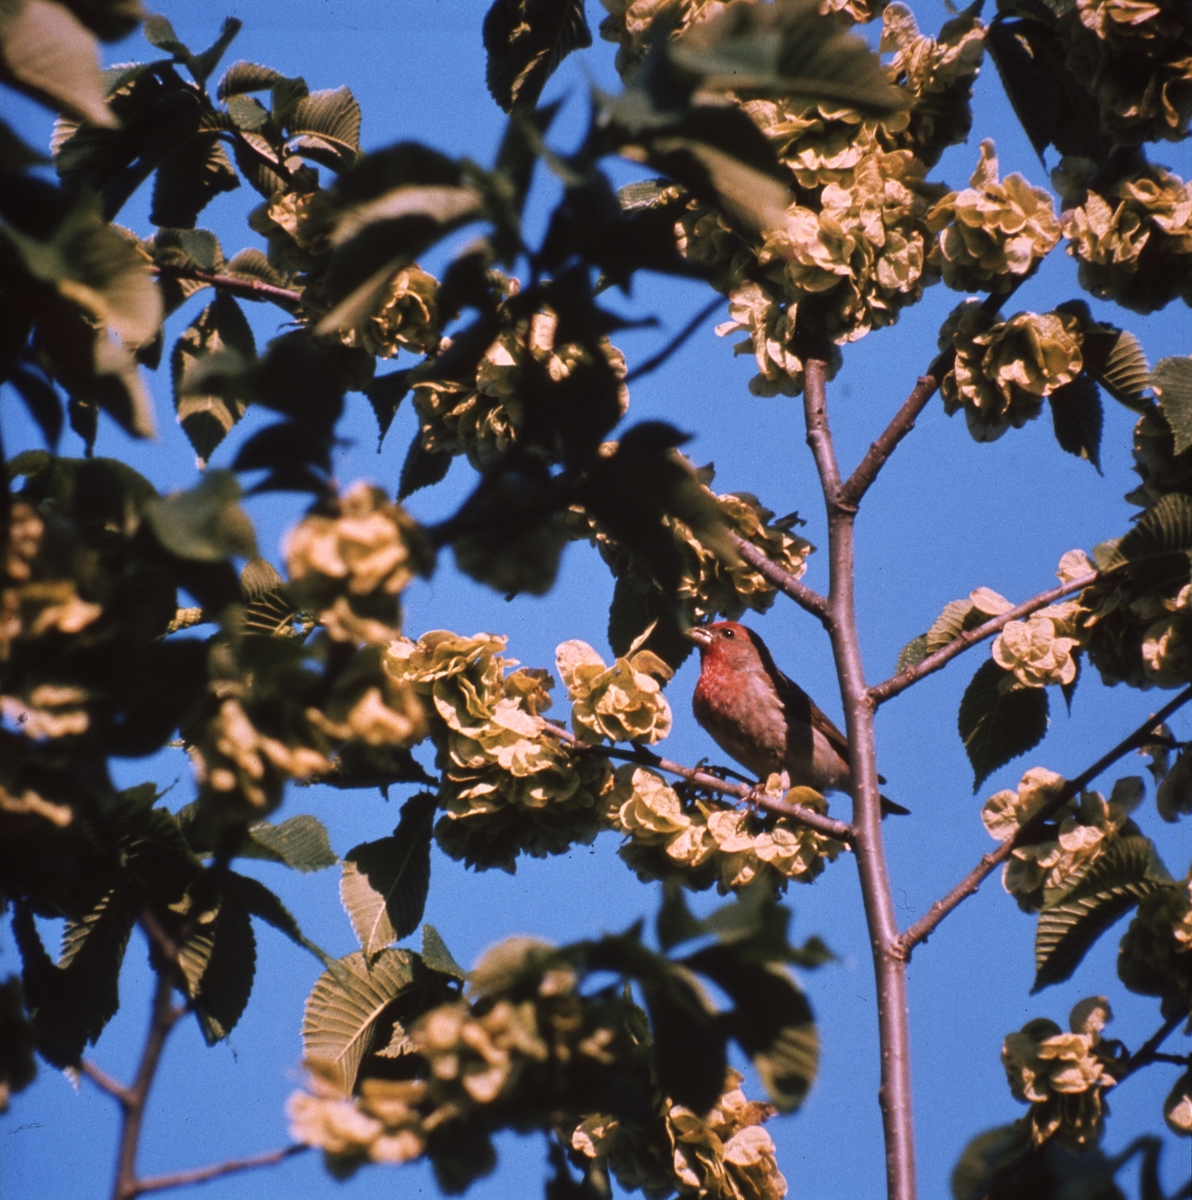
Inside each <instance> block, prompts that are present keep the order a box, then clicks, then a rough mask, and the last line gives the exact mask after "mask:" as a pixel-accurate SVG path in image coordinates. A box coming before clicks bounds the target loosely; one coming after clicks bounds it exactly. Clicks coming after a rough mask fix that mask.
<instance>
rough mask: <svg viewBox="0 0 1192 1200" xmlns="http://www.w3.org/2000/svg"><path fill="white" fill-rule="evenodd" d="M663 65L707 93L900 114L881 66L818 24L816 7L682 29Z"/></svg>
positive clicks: (740, 9)
mask: <svg viewBox="0 0 1192 1200" xmlns="http://www.w3.org/2000/svg"><path fill="white" fill-rule="evenodd" d="M667 49H668V52H669V56H670V59H671V61H672V62H673V63H674V64H675V65H676V66H678V67H679V68H681V69H682V70H684V71H687V72H690V74H692V75H693V76H695V77H697V78H698V80H699V86H700V87H702V88H704V89H707V90H709V91H734V92H740V91H749V92H762V93H765V94H767V95H772V96H791V97H798V98H800V99H805V100H809V101H813V102H814V101H824V102H835V103H839V104H845V105H849V106H851V107H854V108H860V109H863V110H864V109H868V110H872V111H875V112H879V113H884V112H893V111H895V110H897V109H900V108H905V107H906V106H907V103H908V99H907V95H906V93H905V92H903V91H901V90H900V89H898V88H894V87H892V86H891V85H890V84H889V83H888V82H887V81H886V77H885V72H884V69H883V68H882V65H881V60H880V59H879V58H878V56H877V55H876V54H874V53H873V52H872V51H871V50H870V49H869V47H868V46H866V45H865V43H864V42H863V41H861V39H860V38H858V37H855V36H854V35H852V34H850V33H847V32H845V31H844V30H843V29H842V28H841V27H840V26H839V25H838V24H837V23H836V21H835V20H834V19H833V18H832V17H829V16H821V15H820V13H819V11H818V5H817V3H816V0H788V2H787V3H784V4H774V5H734V6H733V7H732V8H730V9H729V10H728V11H727V12H724V13H722V14H720V15H719V16H716V17H713V18H712V19H711V20H709V21H703V22H701V23H699V24H697V25H694V26H692V27H691V28H690V29H688V30H687V31H686V32H685V33H684V35H683V36H682V37H681V38H679V39H678V40H677V41H675V42H672V43H671V44H670V45H669V46H668V47H667Z"/></svg>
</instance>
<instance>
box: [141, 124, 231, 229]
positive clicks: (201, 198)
mask: <svg viewBox="0 0 1192 1200" xmlns="http://www.w3.org/2000/svg"><path fill="white" fill-rule="evenodd" d="M239 186H240V176H239V175H237V174H236V168H235V167H234V166H232V160H231V159H230V158H228V155H227V151H226V150H225V149H224V148H223V146H222V144H221V143H220V141H219V138H218V135H216V134H214V133H210V134H208V133H201V134H199V135H198V136H196V137H192V138H190V139H189V140H188V141H186V142H184V143H183V144H182V145H181V146H179V147H178V149H177V150H175V151H174V152H173V153H172V154H170V155H169V156H168V157H166V158H165V159H163V160H162V163H161V166H159V167H158V168H157V175H156V177H155V178H154V181H153V207H152V209H151V210H150V212H149V220H150V221H152V222H153V224H154V225H165V226H169V227H171V228H174V229H193V228H194V224H195V221H196V220H197V219H198V216H199V213H201V212H202V211H203V209H205V208H206V207H207V205H208V204H210V203H211V201H212V200H214V199H215V197H216V196H218V195H220V194H222V193H223V192H234V191H235V190H236V189H237V188H238V187H239Z"/></svg>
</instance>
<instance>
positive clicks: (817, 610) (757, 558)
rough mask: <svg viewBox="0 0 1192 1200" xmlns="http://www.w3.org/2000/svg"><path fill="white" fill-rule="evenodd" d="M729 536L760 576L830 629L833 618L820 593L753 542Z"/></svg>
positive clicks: (739, 552)
mask: <svg viewBox="0 0 1192 1200" xmlns="http://www.w3.org/2000/svg"><path fill="white" fill-rule="evenodd" d="M729 536H730V537H731V538H732V542H733V545H734V546H735V547H736V548H737V553H738V554H740V556H741V557H742V558H743V559H744V560H745V561H746V562H747V563H748V564H749V565H750V566H751V567H752V568H753V569H754V570H755V571H756V572H757V573H758V574H759V575H763V576H765V578H766V579H767V580H768V581H769V582H770V583H772V584H773V585H774V586H775V587H776V588H777V589H778V590H779V591H780V592H781V593H782V594H783V595H784V596H789V597H790V598H791V599H792V600H793V601H794V602H795V603H796V604H797V605H798V606H799V607H800V608H802V609H804V610H805V611H807V612H809V613H810V614H811V615H812V616H813V617H815V618H816V620H818V621H819V623H820V624H821V625H823V627H824V628H825V629H827V628H828V627H829V625H830V624H831V621H832V618H831V615H830V614H829V612H828V601H827V600H826V599H825V598H824V597H823V596H821V595H820V594H819V592H815V591H812V589H811V588H809V587H808V586H807V585H806V584H804V583H801V582H800V581H799V580H798V579H796V578H795V577H794V576H793V575H792V574H791V573H790V572H789V571H784V570H783V569H782V568H781V567H780V566H779V565H778V564H777V563H775V562H771V561H770V559H768V558H767V557H766V556H765V554H763V553H762V552H761V551H760V550H759V549H758V548H757V547H756V546H755V545H754V544H753V543H752V542H747V541H746V540H745V539H744V538H743V537H741V536H740V535H739V534H736V533H734V534H730V535H729Z"/></svg>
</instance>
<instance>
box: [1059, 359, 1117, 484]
mask: <svg viewBox="0 0 1192 1200" xmlns="http://www.w3.org/2000/svg"><path fill="white" fill-rule="evenodd" d="M1047 400H1048V403H1049V404H1050V405H1051V420H1052V425H1053V427H1054V429H1055V440H1056V441H1057V442H1058V443H1059V446H1060V449H1061V450H1066V451H1067V452H1068V453H1069V454H1075V455H1076V457H1077V458H1086V459H1088V461H1089V462H1091V463H1092V464H1093V466H1094V467H1095V468H1096V470H1097V474H1098V475H1099V474H1100V473H1101V426H1102V424H1103V423H1104V419H1105V416H1104V412H1103V411H1102V407H1101V393H1100V392H1099V391H1098V390H1097V384H1096V381H1095V380H1094V379H1093V377H1092V376H1091V375H1090V374H1088V372H1087V371H1082V372H1081V373H1080V374H1079V375H1077V376H1076V378H1075V379H1073V380H1072V382H1071V383H1065V384H1064V385H1063V387H1059V388H1056V390H1055V391H1054V392H1052V393H1051V395H1050V396H1048V397H1047Z"/></svg>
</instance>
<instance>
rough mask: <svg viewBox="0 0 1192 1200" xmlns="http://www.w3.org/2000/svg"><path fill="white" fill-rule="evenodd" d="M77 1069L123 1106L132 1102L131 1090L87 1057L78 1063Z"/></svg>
mask: <svg viewBox="0 0 1192 1200" xmlns="http://www.w3.org/2000/svg"><path fill="white" fill-rule="evenodd" d="M79 1069H80V1070H81V1071H82V1072H83V1074H84V1075H86V1076H87V1078H88V1079H90V1080H91V1082H92V1083H93V1084H95V1086H96V1087H97V1088H99V1089H100V1090H101V1091H104V1092H107V1094H108V1095H109V1096H112V1097H113V1098H114V1099H116V1100H118V1101H119V1102H120V1104H121V1105H122V1106H123V1107H124V1108H128V1107H129V1106H130V1105H131V1104H132V1103H133V1095H132V1092H130V1091H129V1089H128V1088H126V1087H125V1086H124V1084H122V1083H121V1082H120V1080H118V1079H113V1078H112V1076H111V1075H109V1074H108V1073H107V1071H105V1070H104V1069H103V1068H102V1067H99V1066H97V1065H96V1064H95V1063H93V1062H92V1061H91V1060H90V1059H89V1058H85V1059H83V1061H82V1062H81V1063H80V1064H79Z"/></svg>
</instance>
